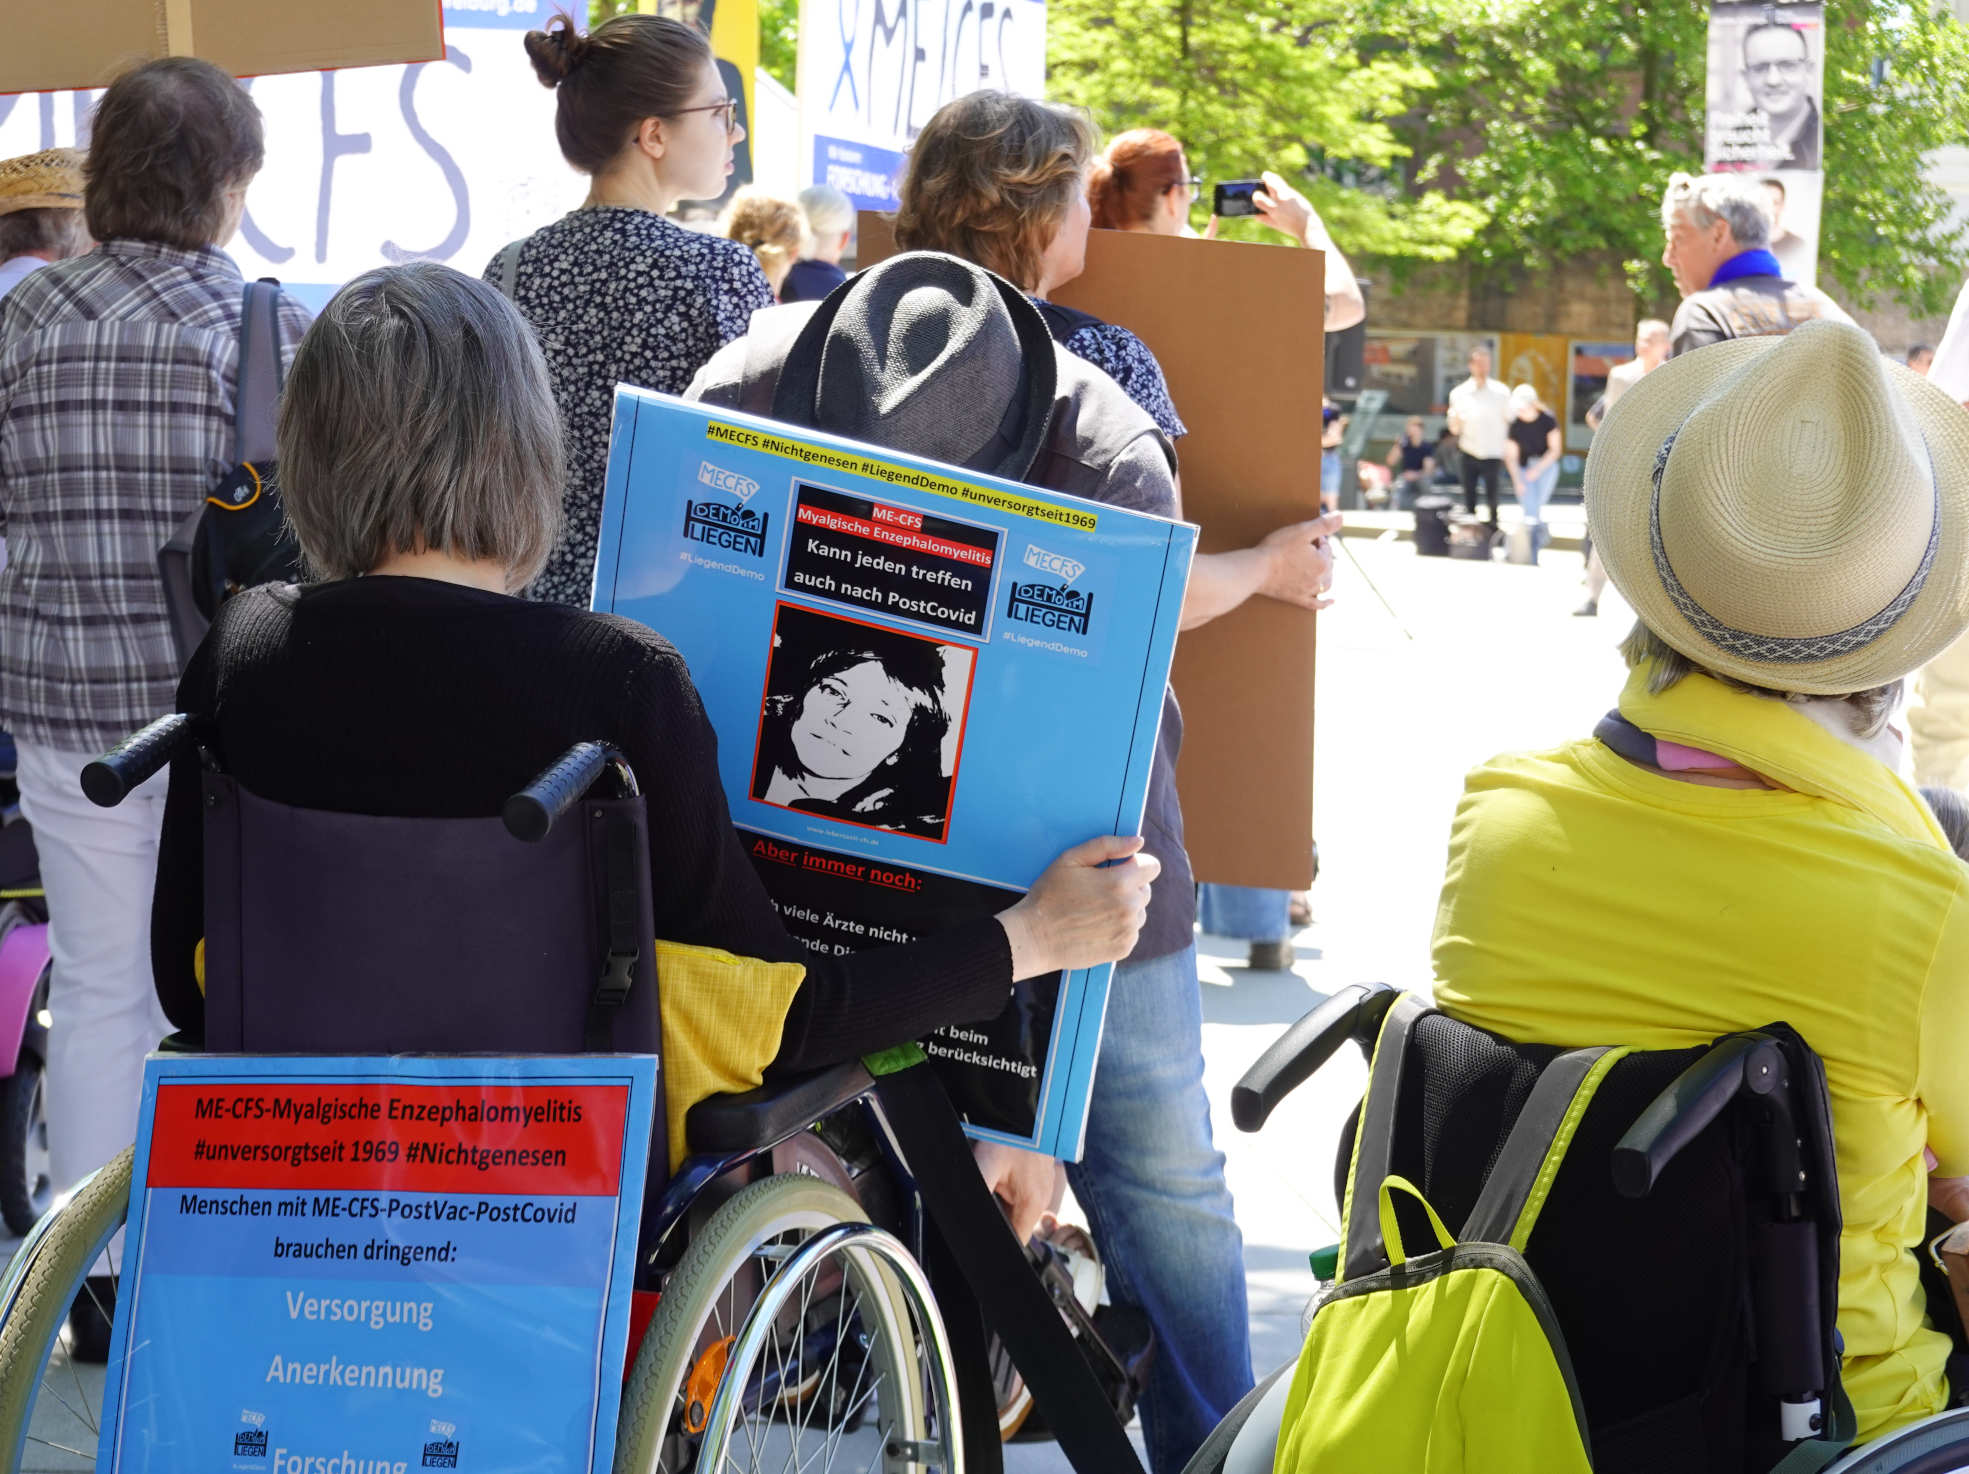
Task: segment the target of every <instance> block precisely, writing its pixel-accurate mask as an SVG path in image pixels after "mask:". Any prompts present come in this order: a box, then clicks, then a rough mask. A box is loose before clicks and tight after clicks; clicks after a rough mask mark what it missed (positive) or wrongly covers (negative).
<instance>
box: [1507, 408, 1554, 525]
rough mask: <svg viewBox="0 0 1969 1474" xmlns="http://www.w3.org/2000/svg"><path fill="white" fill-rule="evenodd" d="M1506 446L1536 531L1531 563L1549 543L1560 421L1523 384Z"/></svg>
mask: <svg viewBox="0 0 1969 1474" xmlns="http://www.w3.org/2000/svg"><path fill="white" fill-rule="evenodd" d="M1506 436H1507V438H1506V440H1505V442H1504V464H1505V466H1506V468H1507V469H1509V471H1510V472H1511V485H1512V486H1513V488H1515V489H1516V491H1517V493H1518V508H1519V510H1520V512H1521V513H1522V514H1523V516H1524V519H1525V522H1526V524H1527V525H1528V526H1530V528H1531V530H1532V539H1531V560H1532V562H1534V563H1536V562H1537V561H1538V550H1539V548H1540V547H1542V546H1543V545H1544V543H1545V536H1546V534H1545V503H1546V501H1547V500H1548V499H1550V497H1551V495H1552V488H1553V487H1555V486H1557V485H1558V484H1559V455H1560V444H1559V442H1560V435H1559V420H1558V417H1557V416H1556V415H1554V414H1553V413H1552V411H1551V410H1549V409H1547V408H1546V407H1545V406H1544V404H1542V403H1541V402H1540V401H1539V398H1538V391H1537V390H1536V389H1534V388H1533V387H1532V386H1531V385H1529V384H1520V385H1518V387H1517V388H1515V389H1513V390H1512V391H1511V424H1510V426H1509V428H1508V429H1507V431H1506Z"/></svg>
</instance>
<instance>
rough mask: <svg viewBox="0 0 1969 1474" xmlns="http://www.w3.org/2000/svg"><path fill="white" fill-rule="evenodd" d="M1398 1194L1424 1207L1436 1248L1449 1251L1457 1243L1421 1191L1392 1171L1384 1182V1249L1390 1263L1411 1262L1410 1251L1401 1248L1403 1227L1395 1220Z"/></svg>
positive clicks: (1382, 1210)
mask: <svg viewBox="0 0 1969 1474" xmlns="http://www.w3.org/2000/svg"><path fill="white" fill-rule="evenodd" d="M1397 1192H1403V1193H1407V1194H1408V1195H1409V1196H1410V1197H1411V1198H1414V1199H1415V1201H1416V1202H1418V1203H1420V1204H1421V1205H1422V1211H1423V1212H1424V1213H1427V1214H1428V1215H1429V1227H1431V1228H1432V1229H1434V1230H1435V1231H1436V1247H1437V1248H1439V1249H1447V1248H1450V1247H1452V1246H1453V1245H1454V1244H1455V1243H1456V1240H1455V1239H1454V1238H1452V1237H1451V1236H1450V1232H1449V1230H1448V1229H1447V1228H1444V1227H1443V1221H1442V1219H1441V1218H1440V1217H1438V1216H1437V1213H1436V1210H1435V1208H1434V1207H1433V1206H1432V1205H1431V1204H1430V1202H1429V1200H1428V1199H1427V1198H1425V1197H1423V1196H1422V1189H1421V1188H1419V1187H1417V1186H1416V1185H1415V1184H1414V1183H1412V1182H1410V1181H1409V1180H1408V1179H1407V1178H1406V1177H1403V1176H1401V1175H1399V1174H1398V1173H1394V1172H1390V1173H1389V1174H1388V1175H1387V1176H1386V1177H1384V1178H1382V1179H1381V1247H1382V1248H1384V1249H1386V1250H1387V1251H1388V1262H1389V1263H1390V1264H1406V1263H1407V1262H1408V1250H1407V1249H1405V1248H1403V1247H1402V1229H1401V1224H1400V1223H1399V1222H1397V1221H1396V1218H1395V1194H1396V1193H1397Z"/></svg>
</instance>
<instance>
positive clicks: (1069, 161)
mask: <svg viewBox="0 0 1969 1474" xmlns="http://www.w3.org/2000/svg"><path fill="white" fill-rule="evenodd" d="M1093 156H1094V131H1093V127H1092V125H1091V124H1089V123H1088V121H1087V119H1086V118H1085V117H1084V116H1083V115H1082V114H1080V113H1079V112H1076V111H1073V110H1070V109H1067V108H1063V107H1057V106H1054V105H1053V104H1050V103H1045V102H1040V101H1036V100H1034V99H1031V98H1024V97H1014V96H1012V95H1011V94H1009V93H1003V92H974V93H972V94H971V95H969V96H968V97H960V98H958V99H956V100H955V101H953V102H950V103H947V104H945V105H944V106H943V107H942V108H940V109H939V110H938V111H937V113H936V114H935V116H933V117H932V118H931V119H930V120H929V122H927V123H926V124H924V127H923V131H922V132H921V133H920V134H918V135H917V138H916V143H915V146H914V147H913V148H912V149H911V151H910V155H909V164H908V168H907V170H906V172H905V173H904V176H903V180H902V184H901V187H900V190H899V193H900V195H901V200H902V203H901V208H900V209H899V210H898V211H897V214H896V243H897V245H899V246H900V247H902V248H903V249H904V250H906V251H942V252H947V253H949V254H950V255H953V256H959V257H962V258H964V259H966V260H968V261H973V262H975V263H977V264H978V265H980V266H983V267H985V268H986V269H987V270H989V271H992V272H995V273H996V274H997V275H998V276H1000V277H1002V278H1004V279H1005V280H1006V281H1008V282H1010V283H1012V285H1014V286H1015V287H1017V288H1019V289H1021V290H1022V291H1024V292H1025V293H1027V294H1029V295H1030V296H1031V297H1032V298H1033V299H1034V305H1035V306H1036V307H1038V309H1039V311H1040V313H1041V315H1042V317H1043V318H1044V319H1045V321H1046V324H1047V327H1048V329H1049V330H1050V331H1051V333H1052V335H1053V338H1054V340H1055V342H1056V343H1057V344H1058V345H1059V346H1061V347H1062V348H1064V349H1065V350H1066V351H1067V352H1069V353H1071V354H1073V355H1074V356H1075V357H1077V358H1079V359H1081V360H1082V361H1084V362H1086V363H1089V364H1092V365H1093V366H1094V367H1096V368H1098V369H1101V370H1103V371H1105V373H1106V374H1108V375H1109V376H1111V377H1112V379H1113V381H1114V382H1115V383H1117V384H1119V385H1120V387H1121V388H1122V389H1123V390H1124V391H1125V392H1126V394H1127V396H1128V397H1129V398H1130V399H1132V400H1134V401H1135V404H1136V405H1137V406H1139V407H1140V408H1141V409H1142V410H1143V411H1145V412H1146V413H1147V414H1148V415H1149V417H1150V418H1151V419H1152V420H1154V421H1155V423H1156V424H1157V425H1158V426H1160V427H1161V428H1162V429H1163V431H1164V432H1165V433H1168V434H1171V435H1173V434H1177V433H1180V432H1181V430H1182V424H1181V422H1180V421H1179V420H1177V419H1176V418H1175V407H1174V406H1173V405H1172V404H1171V403H1170V401H1169V393H1168V388H1167V385H1166V383H1165V382H1164V380H1163V376H1162V366H1161V365H1160V364H1159V363H1157V362H1156V359H1155V355H1154V354H1152V353H1151V352H1150V351H1149V350H1148V348H1147V346H1146V345H1145V344H1143V343H1142V341H1141V340H1140V339H1139V338H1137V337H1135V335H1134V334H1133V333H1130V332H1128V331H1127V330H1126V329H1125V328H1121V327H1117V326H1115V325H1113V324H1111V323H1105V322H1102V321H1101V320H1100V319H1099V318H1095V317H1091V316H1089V315H1087V314H1085V313H1079V312H1072V311H1069V310H1068V309H1065V308H1062V307H1060V306H1058V305H1057V304H1055V303H1052V302H1049V301H1047V300H1046V298H1047V295H1048V294H1049V293H1050V292H1052V291H1054V290H1055V289H1057V288H1058V287H1060V286H1063V285H1064V284H1065V283H1067V282H1070V281H1072V280H1073V279H1074V278H1075V277H1076V276H1078V275H1080V272H1081V269H1082V268H1083V266H1084V265H1085V263H1086V250H1087V231H1088V228H1089V224H1090V221H1091V218H1092V209H1091V207H1090V205H1089V202H1088V194H1087V186H1088V173H1089V168H1088V166H1089V164H1090V163H1091V162H1092V160H1093ZM1170 458H1171V460H1172V462H1173V459H1174V454H1173V450H1172V451H1171V453H1170ZM1309 469H1310V468H1309ZM1152 510H1156V511H1162V512H1166V513H1174V514H1175V515H1181V502H1180V487H1175V488H1172V494H1171V495H1170V497H1169V498H1168V499H1167V500H1165V501H1160V502H1158V504H1157V505H1155V506H1154V507H1153V508H1152ZM1338 530H1339V519H1338V518H1337V517H1316V518H1313V519H1311V520H1308V521H1305V522H1296V523H1292V524H1289V525H1287V526H1285V527H1281V528H1278V529H1277V530H1276V531H1274V532H1272V533H1271V534H1270V535H1269V536H1267V537H1266V538H1264V539H1263V540H1262V541H1261V542H1259V543H1258V544H1257V545H1256V546H1253V547H1248V548H1241V549H1238V550H1237V551H1234V552H1225V553H1210V554H1203V555H1200V556H1198V557H1197V559H1196V561H1195V563H1194V564H1193V565H1192V569H1191V574H1190V584H1189V590H1188V592H1187V594H1186V595H1185V597H1184V601H1183V611H1182V616H1181V625H1182V628H1184V629H1194V628H1195V627H1197V626H1198V625H1201V624H1204V623H1206V622H1208V621H1209V620H1212V619H1215V618H1217V617H1218V616H1220V615H1222V614H1225V613H1227V612H1229V611H1230V610H1232V609H1234V608H1236V607H1237V606H1238V605H1240V604H1242V603H1244V602H1245V601H1246V600H1247V599H1249V598H1252V597H1253V596H1256V595H1263V596H1266V597H1270V598H1276V599H1280V600H1283V601H1285V602H1287V603H1291V604H1296V605H1298V606H1299V607H1301V608H1306V609H1318V608H1321V607H1323V606H1324V605H1325V604H1326V603H1327V602H1329V601H1328V600H1327V599H1326V598H1325V597H1324V594H1325V590H1326V588H1327V586H1328V585H1329V584H1330V582H1331V579H1332V571H1333V562H1332V553H1331V551H1330V550H1329V549H1328V547H1327V539H1328V538H1330V537H1331V536H1332V535H1333V534H1334V533H1336V532H1338ZM1181 741H1182V713H1181V710H1180V709H1179V708H1178V707H1177V705H1176V702H1175V698H1174V696H1173V694H1171V695H1169V696H1168V697H1167V699H1166V701H1165V704H1164V708H1163V719H1162V734H1161V740H1160V743H1159V745H1158V753H1159V756H1158V758H1157V773H1158V774H1159V775H1161V776H1159V777H1157V778H1154V779H1152V780H1151V788H1150V798H1149V818H1148V820H1147V829H1146V832H1147V834H1148V836H1149V844H1148V849H1149V851H1150V852H1151V853H1153V854H1154V855H1155V856H1156V858H1157V859H1159V860H1161V861H1162V879H1161V880H1160V881H1159V882H1158V883H1157V885H1156V887H1155V893H1154V896H1153V898H1152V900H1151V902H1150V914H1149V921H1148V924H1147V925H1146V926H1145V927H1144V928H1143V929H1142V937H1141V940H1140V941H1139V942H1138V943H1137V944H1136V947H1135V951H1134V953H1133V954H1132V955H1131V956H1130V957H1129V958H1128V960H1127V961H1125V962H1123V963H1122V964H1121V965H1120V966H1118V967H1117V968H1116V969H1115V980H1114V991H1113V992H1112V993H1111V994H1110V995H1109V1004H1108V1019H1107V1026H1106V1029H1105V1031H1104V1032H1103V1034H1102V1036H1101V1052H1100V1060H1099V1064H1098V1067H1097V1068H1096V1070H1095V1072H1094V1091H1093V1097H1092V1100H1091V1103H1090V1106H1089V1115H1088V1123H1087V1153H1086V1156H1085V1157H1084V1158H1083V1159H1082V1160H1081V1161H1080V1162H1078V1163H1075V1164H1071V1165H1069V1166H1068V1168H1067V1176H1068V1180H1069V1181H1070V1182H1071V1183H1072V1184H1073V1190H1074V1195H1075V1197H1076V1198H1077V1199H1078V1200H1079V1202H1080V1204H1081V1206H1082V1207H1083V1208H1085V1209H1086V1210H1087V1213H1088V1217H1089V1221H1090V1226H1091V1227H1092V1229H1093V1231H1094V1238H1095V1241H1096V1242H1097V1243H1098V1244H1099V1245H1100V1246H1101V1252H1102V1254H1103V1255H1104V1256H1106V1258H1107V1260H1108V1265H1109V1268H1110V1270H1111V1272H1112V1273H1113V1275H1114V1276H1115V1280H1114V1282H1115V1284H1116V1286H1117V1294H1118V1296H1119V1297H1120V1298H1124V1299H1126V1300H1128V1301H1130V1302H1131V1303H1133V1304H1136V1305H1139V1306H1140V1307H1141V1308H1142V1309H1143V1310H1144V1311H1145V1312H1146V1313H1147V1315H1148V1317H1149V1320H1150V1323H1151V1324H1152V1325H1153V1326H1154V1328H1155V1333H1156V1358H1155V1364H1154V1367H1153V1369H1152V1370H1151V1372H1150V1379H1149V1388H1148V1394H1147V1396H1146V1397H1145V1398H1144V1400H1143V1421H1144V1425H1145V1429H1146V1433H1147V1442H1148V1447H1149V1458H1150V1464H1151V1468H1152V1469H1153V1470H1154V1471H1155V1474H1176V1471H1178V1470H1180V1469H1181V1468H1182V1466H1183V1464H1184V1462H1185V1461H1186V1460H1187V1459H1188V1458H1189V1457H1190V1456H1191V1454H1193V1453H1194V1452H1195V1451H1196V1448H1197V1447H1198V1445H1199V1444H1200V1443H1201V1442H1202V1440H1203V1439H1204V1437H1205V1436H1206V1435H1207V1434H1208V1433H1209V1431H1210V1430H1211V1428H1213V1427H1214V1426H1215V1425H1216V1424H1217V1422H1218V1421H1220V1420H1221V1419H1222V1417H1223V1416H1224V1414H1225V1413H1226V1412H1228V1411H1229V1409H1230V1408H1231V1407H1232V1406H1233V1405H1234V1404H1235V1403H1236V1402H1237V1400H1238V1399H1239V1398H1240V1397H1242V1396H1243V1395H1244V1393H1245V1392H1246V1391H1248V1390H1249V1389H1250V1386H1251V1352H1250V1320H1249V1312H1248V1306H1247V1302H1246V1297H1245V1280H1244V1264H1243V1239H1242V1236H1241V1235H1240V1233H1239V1231H1238V1226H1237V1219H1236V1215H1235V1211H1234V1207H1233V1204H1232V1201H1231V1195H1230V1190H1229V1188H1228V1187H1227V1186H1226V1185H1225V1182H1224V1158H1223V1155H1222V1154H1221V1153H1220V1152H1218V1150H1217V1149H1216V1145H1215V1143H1214V1141H1213V1139H1212V1136H1211V1127H1210V1103H1209V1099H1208V1097H1207V1096H1206V1095H1205V1093H1204V1089H1203V1017H1202V1002H1201V997H1200V993H1199V986H1198V982H1197V960H1196V928H1195V922H1196V912H1195V909H1194V908H1195V892H1194V889H1193V887H1192V886H1191V884H1190V875H1191V872H1190V868H1189V861H1188V856H1187V854H1186V852H1185V851H1184V848H1183V834H1182V818H1181V807H1180V804H1179V803H1178V801H1177V796H1176V792H1175V780H1174V771H1175V755H1176V751H1177V749H1178V748H1179V747H1180V744H1181ZM1165 761H1166V763H1167V766H1166V768H1165V766H1164V764H1165Z"/></svg>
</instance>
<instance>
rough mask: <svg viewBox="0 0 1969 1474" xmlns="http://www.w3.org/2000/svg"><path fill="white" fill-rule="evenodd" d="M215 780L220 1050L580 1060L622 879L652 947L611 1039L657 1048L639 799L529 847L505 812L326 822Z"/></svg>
mask: <svg viewBox="0 0 1969 1474" xmlns="http://www.w3.org/2000/svg"><path fill="white" fill-rule="evenodd" d="M203 777H204V793H205V924H206V934H205V977H206V1004H205V1015H206V1047H207V1048H209V1049H212V1050H215V1051H245V1052H251V1053H257V1054H267V1053H288V1052H305V1053H311V1054H375V1053H391V1054H396V1053H412V1052H430V1053H446V1054H463V1053H482V1052H484V1053H500V1054H514V1053H560V1052H569V1053H572V1052H579V1051H581V1050H582V1049H583V1048H584V1046H585V1045H586V1044H587V1029H586V1022H587V1019H588V1014H589V1008H590V1004H591V1001H592V1000H593V998H594V995H595V991H596V987H597V984H598V982H599V981H600V979H601V978H602V976H603V972H604V964H605V962H606V960H607V957H608V953H609V950H610V929H611V928H610V921H611V911H610V896H609V892H610V885H611V879H612V878H613V880H614V883H615V884H616V885H617V886H618V888H619V887H621V886H624V885H627V886H631V887H633V888H634V900H635V907H636V910H635V913H634V915H635V927H634V933H633V936H634V938H635V941H636V953H635V961H634V962H633V964H631V965H630V967H629V969H628V980H629V989H628V992H627V995H626V997H624V998H623V1000H622V1002H621V1003H620V1005H619V1006H617V1007H615V1008H614V1009H613V1010H612V1011H611V1014H610V1016H609V1018H608V1034H607V1040H606V1047H607V1048H609V1049H612V1050H614V1051H617V1052H623V1053H640V1054H655V1053H659V1045H660V1042H661V1033H662V1030H661V1023H660V1018H661V1015H660V1013H659V1011H658V1006H657V993H656V986H657V984H656V967H655V951H654V937H655V930H656V927H655V921H654V917H653V908H652V905H651V900H650V882H649V841H648V831H647V820H646V817H645V814H644V809H643V801H642V800H641V799H640V798H609V799H593V798H586V799H583V800H581V801H580V802H579V803H578V804H577V805H575V806H574V807H573V808H572V809H570V810H569V812H568V813H567V814H566V815H565V816H564V818H563V819H562V820H561V822H560V823H558V824H555V825H554V826H553V828H552V829H551V830H550V831H549V832H548V834H547V835H546V837H545V838H543V839H541V840H539V841H537V842H534V843H527V842H525V841H522V840H518V839H515V838H513V836H512V835H511V834H509V833H508V832H507V831H506V828H505V827H504V825H503V824H502V822H501V821H500V819H498V818H496V817H489V818H484V819H403V818H382V817H374V816H370V815H362V814H340V813H329V812H324V811H320V810H312V809H300V808H294V807H292V806H290V805H287V804H280V803H274V802H272V801H270V800H267V799H264V798H260V797H258V796H256V795H254V794H252V793H249V792H248V791H247V790H246V789H244V788H243V787H241V786H240V785H239V784H238V783H237V782H236V781H235V780H233V779H232V778H230V777H228V776H226V775H224V774H221V773H214V772H207V773H206V774H204V775H203ZM624 825H627V826H629V827H630V829H631V830H632V831H633V833H632V834H629V835H625V834H624V833H623V831H622V829H621V826H624ZM612 835H613V837H614V844H613V846H612V845H611V836H612ZM624 866H627V867H629V869H630V870H631V871H632V873H630V874H628V875H626V876H625V875H624V874H623V867H624ZM619 929H622V928H619ZM660 1145H661V1144H660V1143H659V1146H660ZM658 1159H659V1160H661V1152H660V1151H659V1153H658Z"/></svg>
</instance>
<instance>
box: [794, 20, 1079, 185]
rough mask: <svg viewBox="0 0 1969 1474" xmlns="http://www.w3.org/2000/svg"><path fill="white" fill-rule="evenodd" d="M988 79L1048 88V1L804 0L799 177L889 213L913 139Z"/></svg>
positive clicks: (1017, 88) (1002, 87)
mask: <svg viewBox="0 0 1969 1474" xmlns="http://www.w3.org/2000/svg"><path fill="white" fill-rule="evenodd" d="M984 87H990V88H995V89H997V90H999V91H1004V92H1017V93H1020V94H1022V95H1024V96H1028V97H1040V96H1043V95H1044V94H1045V91H1046V3H1045V0H975V3H974V0H866V3H864V0H800V86H799V94H800V159H801V169H802V171H803V179H802V182H803V183H805V182H812V183H815V184H831V185H833V186H834V187H835V188H836V189H838V190H840V191H841V192H842V193H843V194H845V195H847V196H848V198H849V199H851V200H853V201H854V202H855V203H856V204H857V205H861V206H864V207H866V208H869V209H875V210H892V209H894V208H895V206H896V181H897V180H898V179H899V178H900V177H901V176H902V161H903V151H904V150H905V149H907V148H908V147H909V143H910V140H911V139H913V138H915V137H916V134H917V132H918V131H919V130H920V129H921V128H922V126H923V125H924V123H926V122H928V121H929V119H930V115H931V114H932V113H934V112H936V110H937V109H938V108H940V107H942V106H943V105H944V104H945V103H947V102H949V101H951V100H952V99H953V98H958V97H963V96H964V95H965V94H967V93H971V92H976V91H977V90H978V89H980V88H984Z"/></svg>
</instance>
